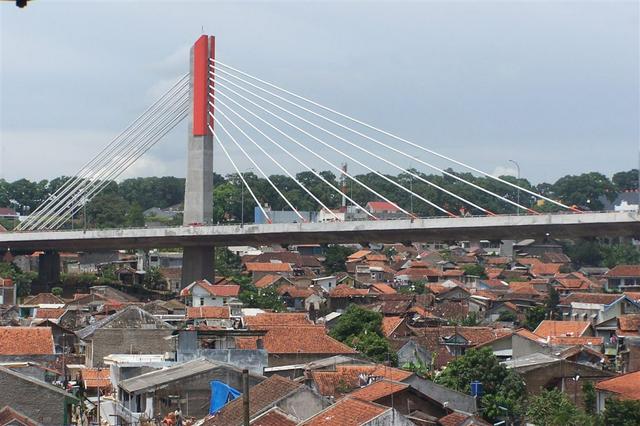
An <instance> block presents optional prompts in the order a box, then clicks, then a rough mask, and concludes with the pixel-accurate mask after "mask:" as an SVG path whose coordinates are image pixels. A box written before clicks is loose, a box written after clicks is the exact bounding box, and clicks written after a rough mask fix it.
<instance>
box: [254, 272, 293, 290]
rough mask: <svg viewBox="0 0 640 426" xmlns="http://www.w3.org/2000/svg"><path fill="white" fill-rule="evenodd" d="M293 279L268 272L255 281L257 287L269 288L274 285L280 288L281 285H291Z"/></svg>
mask: <svg viewBox="0 0 640 426" xmlns="http://www.w3.org/2000/svg"><path fill="white" fill-rule="evenodd" d="M289 284H291V281H289V280H288V279H287V278H286V277H283V276H282V275H278V274H267V275H263V276H262V277H260V278H259V279H258V280H257V281H255V282H254V283H253V285H255V286H256V288H267V287H273V288H278V287H280V286H281V285H289Z"/></svg>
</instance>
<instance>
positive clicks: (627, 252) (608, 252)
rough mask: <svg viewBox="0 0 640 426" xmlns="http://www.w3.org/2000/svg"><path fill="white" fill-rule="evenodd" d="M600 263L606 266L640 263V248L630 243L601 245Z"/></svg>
mask: <svg viewBox="0 0 640 426" xmlns="http://www.w3.org/2000/svg"><path fill="white" fill-rule="evenodd" d="M600 250H601V253H602V263H603V264H604V266H606V267H607V268H613V267H614V266H616V265H633V264H638V263H640V250H638V249H637V248H636V247H634V246H633V245H631V244H616V245H612V246H604V245H603V246H601V248H600Z"/></svg>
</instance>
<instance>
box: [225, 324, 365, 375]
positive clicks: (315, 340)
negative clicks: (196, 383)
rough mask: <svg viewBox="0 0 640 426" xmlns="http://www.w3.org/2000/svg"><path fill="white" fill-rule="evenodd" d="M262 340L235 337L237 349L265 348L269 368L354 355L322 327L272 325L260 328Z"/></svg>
mask: <svg viewBox="0 0 640 426" xmlns="http://www.w3.org/2000/svg"><path fill="white" fill-rule="evenodd" d="M262 329H263V330H266V331H267V333H266V334H265V335H264V338H258V337H238V338H236V348H238V349H257V348H258V347H259V346H262V347H264V349H266V351H267V352H268V354H269V367H276V366H281V365H290V364H302V363H306V362H311V361H315V360H318V359H322V358H326V357H329V356H333V355H354V354H356V353H358V352H357V351H356V350H355V349H353V348H350V347H349V346H347V345H345V344H343V343H341V342H339V341H337V340H335V339H333V338H332V337H330V336H329V335H327V334H326V331H325V328H324V326H316V325H291V324H289V325H273V326H269V327H264V328H262Z"/></svg>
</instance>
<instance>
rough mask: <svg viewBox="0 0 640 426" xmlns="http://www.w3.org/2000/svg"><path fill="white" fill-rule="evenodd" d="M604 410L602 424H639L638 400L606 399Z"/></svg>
mask: <svg viewBox="0 0 640 426" xmlns="http://www.w3.org/2000/svg"><path fill="white" fill-rule="evenodd" d="M604 406H605V410H604V424H605V425H607V426H609V425H616V426H634V425H635V426H637V425H640V401H634V400H624V401H623V400H618V399H614V398H610V399H607V401H606V402H605V405H604Z"/></svg>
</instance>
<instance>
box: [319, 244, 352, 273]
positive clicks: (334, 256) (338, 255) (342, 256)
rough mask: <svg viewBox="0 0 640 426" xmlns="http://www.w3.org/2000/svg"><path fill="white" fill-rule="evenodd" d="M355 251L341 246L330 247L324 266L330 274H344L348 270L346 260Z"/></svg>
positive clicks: (326, 253)
mask: <svg viewBox="0 0 640 426" xmlns="http://www.w3.org/2000/svg"><path fill="white" fill-rule="evenodd" d="M353 253H354V250H353V249H351V248H349V247H345V246H340V245H330V246H329V247H327V250H326V252H325V260H324V266H325V268H326V269H327V272H329V273H335V272H343V271H346V270H347V266H346V263H345V262H346V260H347V257H349V255H351V254H353Z"/></svg>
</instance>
